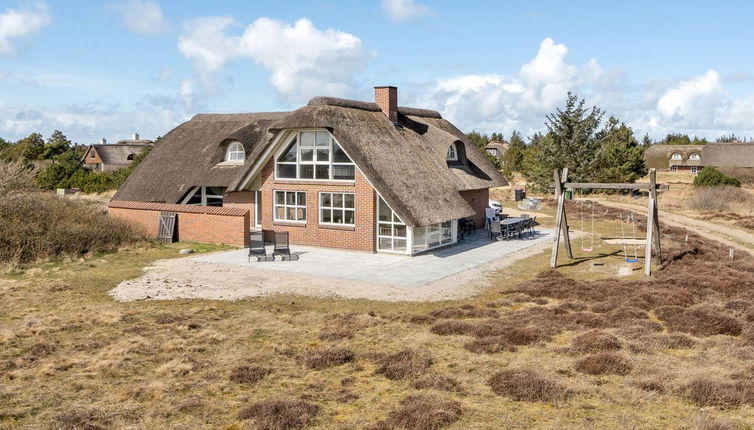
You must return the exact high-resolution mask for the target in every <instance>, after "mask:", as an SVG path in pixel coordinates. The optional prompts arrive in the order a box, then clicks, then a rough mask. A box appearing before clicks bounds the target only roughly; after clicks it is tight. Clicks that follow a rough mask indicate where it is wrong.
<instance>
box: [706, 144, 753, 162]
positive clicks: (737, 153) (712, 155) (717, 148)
mask: <svg viewBox="0 0 754 430" xmlns="http://www.w3.org/2000/svg"><path fill="white" fill-rule="evenodd" d="M702 161H703V164H704V165H705V166H715V167H725V168H735V167H747V168H754V143H710V144H707V145H705V147H704V150H703V151H702Z"/></svg>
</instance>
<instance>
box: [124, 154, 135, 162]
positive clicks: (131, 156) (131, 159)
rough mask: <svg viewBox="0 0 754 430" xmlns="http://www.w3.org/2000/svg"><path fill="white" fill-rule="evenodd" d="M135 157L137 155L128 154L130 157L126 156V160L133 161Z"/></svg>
mask: <svg viewBox="0 0 754 430" xmlns="http://www.w3.org/2000/svg"><path fill="white" fill-rule="evenodd" d="M134 155H136V154H128V156H126V160H128V161H133V159H134Z"/></svg>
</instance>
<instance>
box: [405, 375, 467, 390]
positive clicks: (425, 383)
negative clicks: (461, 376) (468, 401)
mask: <svg viewBox="0 0 754 430" xmlns="http://www.w3.org/2000/svg"><path fill="white" fill-rule="evenodd" d="M411 387H412V388H416V389H417V390H424V389H429V388H432V389H435V390H440V391H448V392H451V393H463V392H464V390H463V388H462V387H461V384H460V383H459V382H458V381H457V380H456V379H454V378H452V377H450V376H447V375H426V376H422V377H420V378H419V379H416V380H415V381H414V382H412V383H411Z"/></svg>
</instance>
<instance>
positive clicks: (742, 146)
mask: <svg viewBox="0 0 754 430" xmlns="http://www.w3.org/2000/svg"><path fill="white" fill-rule="evenodd" d="M644 159H645V162H646V164H647V167H650V168H655V169H659V170H669V171H671V172H682V171H686V172H691V173H692V174H697V173H698V172H700V171H701V170H702V168H703V167H705V166H711V167H715V168H717V169H719V170H720V171H722V172H724V173H726V174H729V175H733V176H735V177H739V178H741V179H749V178H751V179H754V143H742V142H715V143H708V144H706V145H652V146H650V147H649V148H647V150H646V151H645V152H644Z"/></svg>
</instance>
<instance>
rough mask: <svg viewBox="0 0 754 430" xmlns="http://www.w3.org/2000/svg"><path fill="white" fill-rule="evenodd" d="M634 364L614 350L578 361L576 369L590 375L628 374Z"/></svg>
mask: <svg viewBox="0 0 754 430" xmlns="http://www.w3.org/2000/svg"><path fill="white" fill-rule="evenodd" d="M631 369H633V366H632V365H631V363H629V362H628V360H626V359H625V358H623V357H621V356H620V355H618V354H615V353H613V352H600V353H597V354H594V355H589V356H587V357H585V358H583V359H581V360H579V361H577V362H576V371H578V372H581V373H587V374H589V375H604V374H612V375H628V374H629V373H631Z"/></svg>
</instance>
